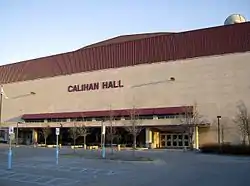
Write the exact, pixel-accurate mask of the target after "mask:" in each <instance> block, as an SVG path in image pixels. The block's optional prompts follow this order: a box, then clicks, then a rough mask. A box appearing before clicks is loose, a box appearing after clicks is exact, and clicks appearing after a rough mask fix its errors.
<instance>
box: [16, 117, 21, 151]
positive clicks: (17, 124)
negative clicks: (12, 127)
mask: <svg viewBox="0 0 250 186" xmlns="http://www.w3.org/2000/svg"><path fill="white" fill-rule="evenodd" d="M19 123H20V121H18V122H17V123H16V147H18V126H19Z"/></svg>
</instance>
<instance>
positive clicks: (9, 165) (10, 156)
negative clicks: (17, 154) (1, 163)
mask: <svg viewBox="0 0 250 186" xmlns="http://www.w3.org/2000/svg"><path fill="white" fill-rule="evenodd" d="M11 168H12V150H11V148H9V152H8V169H11Z"/></svg>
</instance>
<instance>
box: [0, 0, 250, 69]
mask: <svg viewBox="0 0 250 186" xmlns="http://www.w3.org/2000/svg"><path fill="white" fill-rule="evenodd" d="M232 13H241V14H243V15H244V16H245V17H246V18H247V19H248V20H249V19H250V0H241V1H240V3H239V2H238V1H232V0H119V1H116V0H105V1H104V0H40V1H35V0H21V1H17V0H1V1H0V22H1V27H0V65H2V64H8V63H14V62H18V61H22V60H27V59H33V58H38V57H43V56H48V55H53V54H57V53H63V52H68V51H72V50H75V49H78V48H81V47H83V46H85V45H88V44H91V43H94V42H98V41H101V40H104V39H107V38H111V37H115V36H118V35H123V34H134V33H143V32H162V31H164V32H168V31H171V32H173V31H175V32H178V31H184V30H191V29H197V28H204V27H211V26H217V25H222V24H223V22H224V20H225V19H226V17H227V16H228V15H230V14H232Z"/></svg>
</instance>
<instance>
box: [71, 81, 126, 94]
mask: <svg viewBox="0 0 250 186" xmlns="http://www.w3.org/2000/svg"><path fill="white" fill-rule="evenodd" d="M122 87H124V85H123V84H122V81H121V80H118V81H103V82H95V83H86V84H76V85H69V86H68V92H83V91H91V90H100V89H113V88H122Z"/></svg>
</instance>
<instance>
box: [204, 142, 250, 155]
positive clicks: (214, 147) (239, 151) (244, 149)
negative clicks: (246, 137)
mask: <svg viewBox="0 0 250 186" xmlns="http://www.w3.org/2000/svg"><path fill="white" fill-rule="evenodd" d="M200 150H201V152H203V153H216V154H229V155H250V146H247V145H231V144H221V145H219V144H206V145H203V146H202V147H200Z"/></svg>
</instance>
